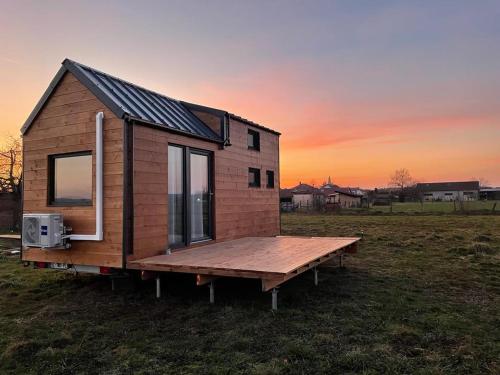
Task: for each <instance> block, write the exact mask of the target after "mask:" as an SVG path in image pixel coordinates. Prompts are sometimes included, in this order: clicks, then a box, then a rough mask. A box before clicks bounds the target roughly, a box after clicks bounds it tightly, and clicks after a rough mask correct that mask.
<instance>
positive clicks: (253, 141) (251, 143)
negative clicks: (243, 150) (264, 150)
mask: <svg viewBox="0 0 500 375" xmlns="http://www.w3.org/2000/svg"><path fill="white" fill-rule="evenodd" d="M247 143H248V149H249V150H257V151H259V150H260V135H259V133H258V132H256V131H255V130H251V129H248V137H247Z"/></svg>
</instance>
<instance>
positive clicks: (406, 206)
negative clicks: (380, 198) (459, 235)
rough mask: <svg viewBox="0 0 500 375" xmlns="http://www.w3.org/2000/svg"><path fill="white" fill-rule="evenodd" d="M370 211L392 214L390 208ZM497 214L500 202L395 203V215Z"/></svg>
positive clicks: (393, 206)
mask: <svg viewBox="0 0 500 375" xmlns="http://www.w3.org/2000/svg"><path fill="white" fill-rule="evenodd" d="M493 209H494V211H493ZM370 211H374V212H377V211H378V212H384V213H388V212H391V207H390V206H373V207H370ZM492 211H493V212H495V213H500V202H499V201H470V202H462V203H459V202H424V203H423V204H422V203H419V202H403V203H400V202H394V203H393V205H392V212H393V213H421V212H423V213H433V214H435V213H453V212H457V213H462V212H474V213H476V212H479V213H480V212H485V213H486V212H488V213H490V212H492Z"/></svg>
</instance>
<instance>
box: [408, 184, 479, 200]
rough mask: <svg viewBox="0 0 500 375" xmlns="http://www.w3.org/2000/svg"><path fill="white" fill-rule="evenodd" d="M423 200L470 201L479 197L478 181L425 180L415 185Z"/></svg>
mask: <svg viewBox="0 0 500 375" xmlns="http://www.w3.org/2000/svg"><path fill="white" fill-rule="evenodd" d="M416 189H417V191H418V193H419V195H420V196H421V197H422V199H423V200H424V201H456V200H458V201H472V200H477V199H478V198H479V181H460V182H426V183H419V184H417V187H416Z"/></svg>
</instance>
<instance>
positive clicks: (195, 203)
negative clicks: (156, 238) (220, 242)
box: [168, 145, 213, 248]
mask: <svg viewBox="0 0 500 375" xmlns="http://www.w3.org/2000/svg"><path fill="white" fill-rule="evenodd" d="M211 173H212V171H211V153H210V152H208V151H202V150H198V149H192V148H189V147H183V146H176V145H169V146H168V202H169V206H168V223H169V227H168V236H169V246H170V247H172V248H175V247H183V246H187V245H189V244H190V243H192V242H196V241H203V240H208V239H211V238H212V194H213V193H212V179H211Z"/></svg>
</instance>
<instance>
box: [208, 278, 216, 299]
mask: <svg viewBox="0 0 500 375" xmlns="http://www.w3.org/2000/svg"><path fill="white" fill-rule="evenodd" d="M208 287H209V288H210V303H211V304H214V303H215V288H214V282H213V281H210V284H209V285H208Z"/></svg>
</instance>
